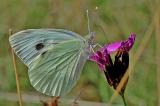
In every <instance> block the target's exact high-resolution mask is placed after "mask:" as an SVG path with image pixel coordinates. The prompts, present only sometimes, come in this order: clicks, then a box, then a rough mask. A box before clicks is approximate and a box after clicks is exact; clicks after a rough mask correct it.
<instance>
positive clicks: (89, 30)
mask: <svg viewBox="0 0 160 106" xmlns="http://www.w3.org/2000/svg"><path fill="white" fill-rule="evenodd" d="M86 12H87V20H88V32H89V34H91V29H90V21H89V12H88V9H87V11H86Z"/></svg>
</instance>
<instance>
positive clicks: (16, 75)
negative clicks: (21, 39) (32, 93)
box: [9, 29, 22, 106]
mask: <svg viewBox="0 0 160 106" xmlns="http://www.w3.org/2000/svg"><path fill="white" fill-rule="evenodd" d="M11 35H12V30H11V29H10V30H9V36H11ZM11 51H12V60H13V65H14V72H15V77H16V86H17V93H18V98H19V106H22V96H21V92H20V87H19V77H18V72H17V67H16V59H15V55H14V52H13V49H12V50H11Z"/></svg>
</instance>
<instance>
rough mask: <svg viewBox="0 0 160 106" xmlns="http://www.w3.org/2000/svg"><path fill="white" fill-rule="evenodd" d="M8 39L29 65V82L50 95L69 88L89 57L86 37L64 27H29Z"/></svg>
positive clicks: (61, 93)
mask: <svg viewBox="0 0 160 106" xmlns="http://www.w3.org/2000/svg"><path fill="white" fill-rule="evenodd" d="M9 41H10V44H11V46H12V48H13V50H14V51H15V53H16V54H17V55H18V57H19V58H20V59H21V60H22V61H23V62H24V64H26V65H27V66H28V68H29V70H28V74H29V79H30V82H31V84H32V85H33V86H34V88H36V89H37V90H38V91H40V92H42V93H44V94H47V95H50V96H62V95H64V94H66V93H67V92H69V90H70V89H71V88H72V87H73V86H74V85H75V83H76V81H77V80H78V78H79V75H80V73H81V70H82V68H83V65H84V63H85V61H86V60H87V57H88V55H87V53H86V52H85V50H84V48H85V40H84V39H83V38H82V37H80V36H79V35H78V34H76V33H74V32H70V31H66V30H61V29H29V30H24V31H21V32H18V33H16V34H14V35H13V36H11V37H10V39H9Z"/></svg>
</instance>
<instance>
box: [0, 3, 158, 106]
mask: <svg viewBox="0 0 160 106" xmlns="http://www.w3.org/2000/svg"><path fill="white" fill-rule="evenodd" d="M157 4H158V3H156V0H132V1H131V0H1V3H0V92H16V83H15V76H14V71H13V64H12V57H11V53H10V47H9V43H8V37H9V36H8V30H9V29H12V30H13V32H14V33H15V32H18V31H20V30H23V29H29V28H30V29H31V28H62V29H67V30H71V31H74V32H77V33H79V34H81V35H82V36H85V35H87V34H88V29H87V18H86V9H89V11H90V13H89V15H90V21H91V29H92V31H94V32H96V42H98V43H100V44H102V45H104V44H106V43H109V42H112V41H116V40H121V39H127V37H128V35H129V34H130V33H131V32H135V33H136V35H137V36H136V42H135V45H134V47H133V49H132V50H131V52H130V63H131V64H130V65H131V66H132V63H133V59H134V58H135V57H134V54H135V53H136V52H137V50H138V48H139V46H141V45H140V44H141V42H142V41H143V39H145V37H146V32H147V31H148V30H149V27H150V26H151V25H152V24H151V23H152V21H153V16H154V12H155V11H156V10H157V8H156V7H158V6H157ZM96 7H98V10H96V9H95V8H96ZM151 27H152V26H151ZM155 46H156V44H155V37H154V33H153V34H152V37H150V39H149V41H148V43H147V45H146V46H144V48H145V49H144V51H143V53H142V54H141V55H140V58H139V60H138V61H137V63H136V64H135V65H134V67H133V70H132V72H131V75H130V79H129V82H128V85H127V88H126V98H127V102H128V103H130V105H133V106H134V105H143V106H145V105H147V106H154V105H156V103H157V89H156V88H157V87H156V83H157V81H156V63H155ZM142 47H143V45H142ZM17 66H18V71H19V76H20V86H21V90H22V91H25V92H30V91H34V92H37V91H36V90H35V89H34V88H33V87H32V86H31V85H30V83H29V79H28V76H27V68H26V67H25V66H24V65H23V64H22V63H21V62H20V60H19V59H18V58H17ZM82 89H83V92H82V95H81V99H83V100H89V101H98V102H108V101H109V99H110V97H111V96H112V94H113V90H112V89H111V88H110V87H109V85H108V84H107V81H106V79H105V77H104V74H103V72H100V71H99V69H98V66H97V65H96V64H95V63H92V62H87V63H86V65H85V67H84V70H83V72H82V75H81V78H80V80H79V82H78V83H77V85H76V87H75V88H74V89H72V92H71V93H70V94H69V95H67V96H69V97H72V98H73V97H76V95H78V93H79V92H80V91H81V90H82ZM116 101H117V102H118V103H120V104H122V100H121V98H120V97H119V98H118V99H116ZM0 105H3V106H4V105H7V106H14V105H15V106H16V105H17V104H16V103H12V102H9V101H7V103H5V101H2V100H0ZM29 106H31V105H29ZM34 106H36V105H34Z"/></svg>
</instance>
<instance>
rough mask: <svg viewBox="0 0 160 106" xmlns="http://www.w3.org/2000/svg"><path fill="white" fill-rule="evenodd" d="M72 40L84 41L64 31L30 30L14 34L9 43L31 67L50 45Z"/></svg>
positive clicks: (76, 35)
mask: <svg viewBox="0 0 160 106" xmlns="http://www.w3.org/2000/svg"><path fill="white" fill-rule="evenodd" d="M71 39H80V40H84V39H83V38H82V37H81V36H79V35H78V34H76V33H74V32H71V31H67V30H63V29H28V30H24V31H20V32H18V33H15V34H13V35H12V36H11V37H10V38H9V42H10V44H11V47H12V48H13V50H14V51H15V53H16V54H17V56H18V57H19V58H20V59H21V60H22V61H23V63H24V64H26V65H27V66H28V67H30V65H31V63H32V61H33V60H34V58H35V57H37V56H38V55H39V54H42V53H43V52H45V51H46V50H47V49H48V47H49V46H50V45H52V46H54V45H56V44H59V43H61V42H63V41H67V40H71Z"/></svg>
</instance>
